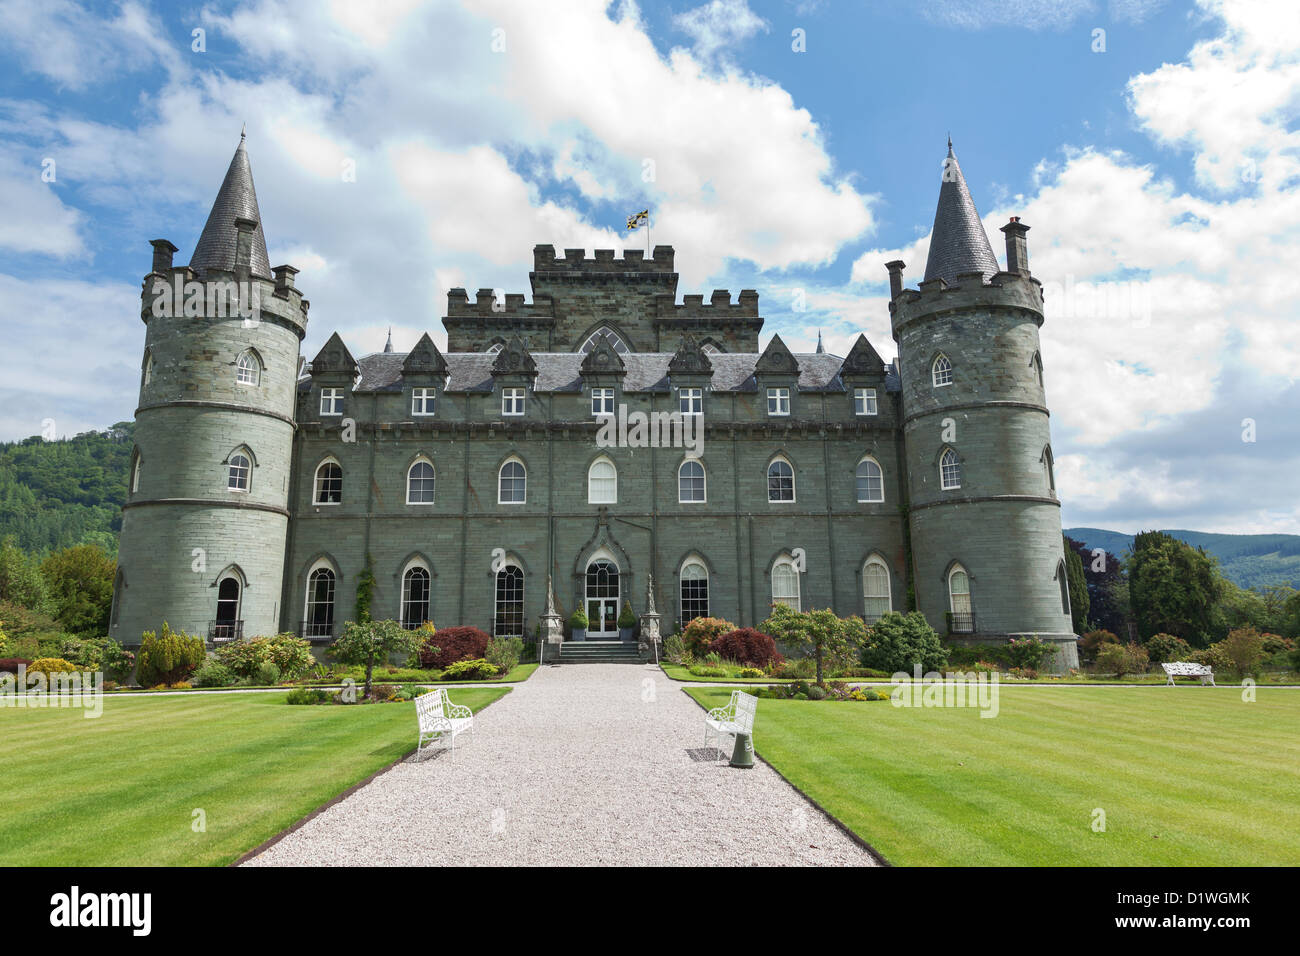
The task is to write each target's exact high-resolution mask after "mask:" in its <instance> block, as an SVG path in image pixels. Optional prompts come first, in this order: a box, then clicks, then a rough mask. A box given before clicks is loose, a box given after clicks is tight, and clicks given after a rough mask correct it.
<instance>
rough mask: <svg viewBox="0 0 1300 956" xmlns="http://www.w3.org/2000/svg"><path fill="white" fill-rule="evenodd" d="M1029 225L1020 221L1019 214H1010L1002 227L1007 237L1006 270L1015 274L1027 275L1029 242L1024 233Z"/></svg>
mask: <svg viewBox="0 0 1300 956" xmlns="http://www.w3.org/2000/svg"><path fill="white" fill-rule="evenodd" d="M1028 231H1029V227H1028V226H1026V225H1025V224H1024V223H1022V222H1021V221H1020V217H1019V216H1012V217H1011V221H1010V222H1009V223H1007V224H1006V225H1005V226H1003V227H1002V233H1003V235H1005V236H1006V237H1007V271H1008V272H1014V273H1015V274H1016V275H1022V276H1027V275H1029V244H1028V243H1027V242H1026V241H1025V233H1027V232H1028Z"/></svg>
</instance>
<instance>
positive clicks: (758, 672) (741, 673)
mask: <svg viewBox="0 0 1300 956" xmlns="http://www.w3.org/2000/svg"><path fill="white" fill-rule="evenodd" d="M736 676H737V677H766V676H767V674H766V672H765V671H764V670H763V669H762V668H760V667H742V668H741V669H740V670H738V671H736Z"/></svg>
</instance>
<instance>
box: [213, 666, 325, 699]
mask: <svg viewBox="0 0 1300 956" xmlns="http://www.w3.org/2000/svg"><path fill="white" fill-rule="evenodd" d="M217 666H218V667H219V666H221V665H217ZM333 699H334V695H333V694H331V693H330V692H329V691H326V690H321V689H320V688H319V687H295V688H294V689H293V690H291V691H289V693H288V694H286V695H285V701H284V702H285V703H286V704H328V703H330V701H332V700H333Z"/></svg>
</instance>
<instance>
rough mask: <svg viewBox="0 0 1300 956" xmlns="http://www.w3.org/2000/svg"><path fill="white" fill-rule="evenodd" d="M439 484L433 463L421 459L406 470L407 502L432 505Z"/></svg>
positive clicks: (409, 503)
mask: <svg viewBox="0 0 1300 956" xmlns="http://www.w3.org/2000/svg"><path fill="white" fill-rule="evenodd" d="M436 486H437V475H435V474H434V471H433V463H432V462H429V461H425V460H424V459H421V460H420V461H417V462H416V463H415V464H413V465H412V466H411V467H410V468H409V469H407V472H406V503H407V504H408V505H431V504H433V493H434V490H435V488H436Z"/></svg>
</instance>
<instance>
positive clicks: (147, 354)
mask: <svg viewBox="0 0 1300 956" xmlns="http://www.w3.org/2000/svg"><path fill="white" fill-rule="evenodd" d="M152 381H153V352H152V351H150V350H149V349H145V350H144V363H143V364H142V365H141V366H140V387H141V388H145V387H147V386H148V384H149V383H150V382H152Z"/></svg>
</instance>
